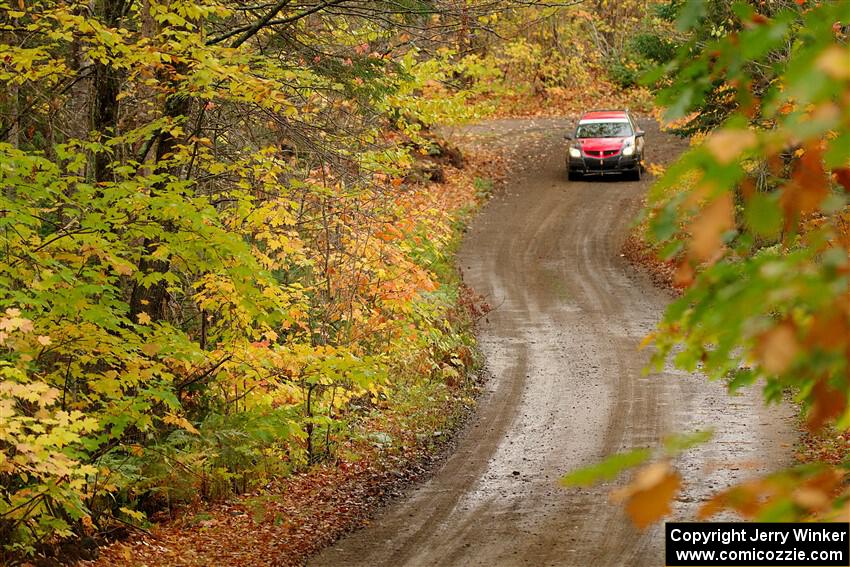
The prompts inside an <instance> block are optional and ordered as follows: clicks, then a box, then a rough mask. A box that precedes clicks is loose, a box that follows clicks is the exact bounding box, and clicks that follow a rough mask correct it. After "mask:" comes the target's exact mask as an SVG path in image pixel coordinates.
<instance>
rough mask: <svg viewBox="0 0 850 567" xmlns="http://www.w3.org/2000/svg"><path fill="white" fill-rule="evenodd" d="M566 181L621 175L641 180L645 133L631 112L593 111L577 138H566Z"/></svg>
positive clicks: (580, 126) (580, 125) (583, 121)
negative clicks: (584, 177)
mask: <svg viewBox="0 0 850 567" xmlns="http://www.w3.org/2000/svg"><path fill="white" fill-rule="evenodd" d="M565 138H566V139H567V140H569V142H570V143H569V147H567V156H566V157H567V160H566V161H567V177H568V178H569V179H571V180H572V179H577V178H578V177H580V176H582V175H605V174H608V173H620V174H623V175H629V176H630V177H631V178H632V179H635V180H639V179H640V177H641V173H642V172H643V141H644V140H643V138H644V136H643V130H639V129H638V127H637V124H635V121H634V120H633V119H632V116H631V115H630V114H629V111H628V110H594V111H592V112H588V113H586V114H584V115H583V116H582V117H581V119H580V120H579V121H578V126H576V131H575V134H574V135H572V136H570V135H567V136H565Z"/></svg>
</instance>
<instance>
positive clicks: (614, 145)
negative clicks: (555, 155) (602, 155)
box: [578, 138, 626, 152]
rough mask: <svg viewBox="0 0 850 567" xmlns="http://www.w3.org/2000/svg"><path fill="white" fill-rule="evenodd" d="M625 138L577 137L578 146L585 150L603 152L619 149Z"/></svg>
mask: <svg viewBox="0 0 850 567" xmlns="http://www.w3.org/2000/svg"><path fill="white" fill-rule="evenodd" d="M625 141H626V138H579V140H578V145H579V147H580V148H581V149H582V150H584V151H586V152H604V151H606V150H619V149H620V148H622V147H623V142H625Z"/></svg>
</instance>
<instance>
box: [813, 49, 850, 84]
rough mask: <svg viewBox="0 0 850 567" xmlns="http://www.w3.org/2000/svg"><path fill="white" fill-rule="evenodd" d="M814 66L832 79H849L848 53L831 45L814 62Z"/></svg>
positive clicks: (849, 54) (849, 59)
mask: <svg viewBox="0 0 850 567" xmlns="http://www.w3.org/2000/svg"><path fill="white" fill-rule="evenodd" d="M815 66H816V67H817V68H818V69H820V70H821V71H823V72H824V73H826V74H827V75H829V76H830V77H832V78H833V79H838V80H841V79H846V78H847V77H850V51H848V50H847V49H842V48H841V47H838V46H837V45H833V46H831V47H829V48H827V49H825V50H824V51H823V53H821V54H820V55H818V58H817V59H816V60H815Z"/></svg>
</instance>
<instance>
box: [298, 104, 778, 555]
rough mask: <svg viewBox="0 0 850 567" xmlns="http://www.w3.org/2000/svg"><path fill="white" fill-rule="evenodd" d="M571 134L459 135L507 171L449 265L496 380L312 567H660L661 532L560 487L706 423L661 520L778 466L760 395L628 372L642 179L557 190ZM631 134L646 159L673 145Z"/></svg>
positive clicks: (540, 126) (636, 338)
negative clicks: (472, 294)
mask: <svg viewBox="0 0 850 567" xmlns="http://www.w3.org/2000/svg"><path fill="white" fill-rule="evenodd" d="M568 124H569V122H568V121H566V120H556V119H541V120H504V121H494V122H488V123H484V124H481V125H477V126H474V127H470V128H467V129H464V130H463V131H462V132H460V133H459V134H456V135H457V136H459V137H460V138H463V141H464V142H465V143H478V144H482V145H486V146H489V147H495V148H501V149H502V150H504V151H505V152H506V154H508V155H512V156H513V159H514V161H515V163H516V167H515V169H514V172H513V174H512V181H511V182H510V183H509V184H508V186H507V187H506V188H505V189H503V190H501V191H500V192H499V193H498V194H497V195H496V196H495V197H494V198H493V199H492V200H491V202H490V203H488V204H487V206H486V207H484V209H483V210H482V211H481V213H480V215H479V216H478V217H477V218H476V220H475V222H474V223H473V225H472V227H471V228H470V231H469V233H468V234H467V236H466V238H465V241H464V244H463V246H462V250H461V253H460V257H459V264H460V267H461V269H462V271H463V276H464V279H465V281H466V282H467V283H469V284H470V285H471V286H472V287H473V288H474V289H475V290H476V291H477V292H479V293H482V294H484V295H485V296H486V297H488V298H489V302H490V304H491V305H492V306H493V307H494V310H493V311H492V312H491V313H490V314H489V317H488V320H487V321H486V323H483V324H482V326H481V328H480V331H479V341H480V348H481V350H482V352H483V354H484V356H485V360H486V366H487V369H488V371H489V373H490V374H491V375H492V378H491V379H490V381H489V382H488V384H487V392H486V393H485V394H484V396H483V397H482V399H481V401H480V405H479V409H478V412H477V414H476V417H475V418H474V419H473V420H472V423H471V424H470V425H469V426H468V427H467V428H466V430H465V431H464V433H463V434H462V435H461V437H460V438H459V440H458V443H457V447H456V449H455V451H454V452H453V453H452V455H451V456H450V457H449V458H448V459H447V460H446V461H445V462H444V463H443V464H442V465H441V466H440V467H439V469H438V470H436V471H435V472H434V474H433V476H432V477H431V478H430V480H428V481H426V482H424V483H422V484H419V485H417V486H415V487H413V488H411V490H410V491H409V493H408V494H407V495H406V496H404V497H403V498H400V499H398V500H397V501H395V502H393V503H391V504H390V505H389V506H388V507H387V508H385V509H384V510H382V511H381V513H380V514H379V516H378V517H377V518H376V519H375V520H374V521H373V522H372V523H371V525H369V526H368V527H366V528H364V529H362V530H359V531H357V532H355V533H353V534H351V535H349V536H348V537H346V538H344V539H342V540H341V541H339V542H337V543H336V544H335V545H334V546H332V547H330V548H328V549H326V550H325V551H324V552H323V553H321V554H320V555H318V556H316V557H314V558H313V559H312V560H311V561H310V563H309V565H311V566H321V567H342V566H345V567H354V566H364V567H365V566H369V567H382V566H387V567H389V566H392V567H401V566H416V567H419V566H422V567H425V566H429V567H430V566H435V567H437V566H439V567H447V566H477V565H481V566H488V567H493V566H506V567H511V566H526V565H527V566H532V565H533V566H535V567H538V566H546V565H551V566H575V567H590V566H593V567H596V566H609V565H610V566H626V565H628V566H643V565H647V566H648V565H652V566H658V565H663V547H664V543H663V533H662V531H661V527H660V526H657V527H655V528H650V529H648V530H645V531H642V532H641V531H638V530H636V529H634V528H633V527H632V526H631V524H630V523H629V522H628V520H627V519H626V518H625V516H624V514H623V512H622V510H621V509H620V508H619V507H618V506H616V505H611V504H609V503H608V501H607V493H608V491H609V490H610V489H611V485H607V486H599V487H594V488H591V489H585V490H566V489H562V488H560V487H559V486H558V485H557V480H558V478H559V477H560V476H561V475H562V474H563V473H564V472H566V471H569V470H571V469H573V468H576V467H579V466H582V465H586V464H590V463H593V462H595V461H597V460H599V459H600V458H602V457H603V456H605V455H607V454H610V453H612V452H615V451H619V450H622V449H626V448H631V447H641V446H647V445H654V444H657V443H658V442H659V440H660V439H661V438H663V437H664V436H665V435H666V434H669V433H671V432H677V431H678V432H681V431H693V430H698V429H705V428H707V427H713V428H714V429H715V431H716V434H715V438H714V440H713V441H712V442H711V443H710V444H708V445H705V446H703V447H701V448H699V449H697V450H695V451H692V452H690V453H688V454H687V455H686V456H684V457H682V458H680V459H679V460H678V461H677V463H676V466H677V467H678V468H679V470H680V471H681V472H682V475H683V477H684V482H685V483H686V484H685V489H684V491H683V494H682V495H681V497H680V498H679V500H678V502H677V504H676V506H675V515H676V516H677V517H680V518H683V519H684V518H689V517H692V514H693V512H694V510H695V508H696V506H697V505H698V504H699V502H700V501H701V500H703V499H704V498H705V497H706V495H707V494H708V493H709V492H710V491H712V490H716V489H719V488H722V487H724V486H727V485H729V484H731V483H732V482H735V481H740V480H742V479H743V478H746V477H748V476H751V475H754V474H758V473H763V472H765V471H768V470H771V469H773V468H776V467H779V466H781V465H783V464H787V463H789V462H790V460H791V452H792V449H791V447H792V445H793V443H794V440H795V436H794V432H793V427H792V419H791V412H790V409H789V408H787V407H771V408H765V407H764V406H763V405H762V404H761V402H760V397H759V393H758V392H757V391H749V392H746V393H744V394H743V395H740V396H738V397H735V398H729V397H727V396H726V394H725V391H724V388H723V386H722V385H721V384H717V383H708V382H707V381H706V380H705V379H704V378H701V377H699V376H692V375H688V374H685V373H681V372H677V371H675V370H672V369H668V370H667V371H665V372H664V373H662V374H661V375H654V376H650V377H648V378H647V377H642V376H641V369H642V368H643V366H644V364H645V363H646V355H645V353H641V352H638V350H637V346H638V344H639V343H640V341H641V340H642V338H643V337H644V336H645V335H646V334H647V333H648V332H649V331H651V330H652V328H653V326H654V324H655V323H656V321H657V320H658V319H659V317H660V316H661V313H662V311H663V309H664V306H665V305H666V304H667V303H668V302H669V296H668V295H667V294H666V293H665V292H663V291H660V290H658V289H656V288H654V287H653V286H652V284H651V283H650V282H649V281H648V279H646V278H644V277H643V276H641V275H640V274H637V273H635V272H634V270H633V269H632V268H631V267H630V266H629V265H628V264H627V263H626V262H625V260H624V259H623V258H622V257H621V256H620V248H621V245H622V242H623V239H624V238H625V235H626V232H627V230H628V227H629V225H630V222H631V221H632V219H633V217H634V214H635V213H636V211H637V209H638V207H639V205H640V199H641V196H642V194H643V193H644V192H645V190H646V188H647V185H648V182H647V181H643V182H630V181H619V180H617V181H613V180H611V181H580V182H568V181H567V180H566V176H565V174H564V169H563V155H562V152H563V141H562V139H561V137H562V134H563V133H564V131H565V130H566V128H567V126H568ZM642 126H644V127H645V129H646V131H647V134H646V146H647V159H648V161H650V162H656V163H664V162H666V161H668V160H669V158H671V157H673V156H675V155H676V154H677V153H678V152H679V151H681V149H682V148H683V147H684V145H685V144H684V143H683V142H682V141H680V140H677V139H676V138H673V137H672V136H669V135H667V134H664V133H662V132H660V131H659V129H658V127H657V126H654V125H653V124H652V123H649V122H646V123H644V124H642ZM620 482H622V480H621V481H620Z"/></svg>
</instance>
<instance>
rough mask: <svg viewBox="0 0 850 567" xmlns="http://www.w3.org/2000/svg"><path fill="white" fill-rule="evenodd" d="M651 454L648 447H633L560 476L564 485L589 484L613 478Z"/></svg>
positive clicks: (640, 462) (642, 461)
mask: <svg viewBox="0 0 850 567" xmlns="http://www.w3.org/2000/svg"><path fill="white" fill-rule="evenodd" d="M651 455H652V451H650V450H649V449H635V450H633V451H628V452H626V453H617V454H616V455H611V456H610V457H608V458H607V459H605V460H604V461H602V462H600V463H596V464H594V465H590V466H589V467H584V468H581V469H577V470H574V471H573V472H571V473H567V474H565V475H564V476H563V477H561V484H563V485H564V486H589V485H592V484H595V483H597V482H599V481H606V480H613V479H614V478H616V477H617V476H618V475H619V474H620V473H621V472H623V471H624V470H627V469H630V468H634V467H636V466H638V465H640V464H642V463H644V462H645V461H646V460H647V459H649V457H650V456H651Z"/></svg>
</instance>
